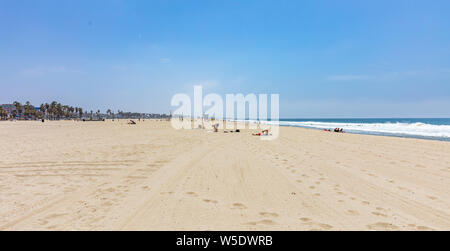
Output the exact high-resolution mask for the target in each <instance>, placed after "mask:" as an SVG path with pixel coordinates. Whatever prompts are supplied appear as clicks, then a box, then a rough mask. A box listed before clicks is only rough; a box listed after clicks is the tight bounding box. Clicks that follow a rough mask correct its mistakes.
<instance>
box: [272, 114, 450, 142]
mask: <svg viewBox="0 0 450 251" xmlns="http://www.w3.org/2000/svg"><path fill="white" fill-rule="evenodd" d="M269 123H270V122H269ZM280 125H282V126H295V127H304V128H314V129H321V130H324V129H331V130H333V129H334V128H337V127H338V128H344V131H345V132H347V133H358V134H370V135H383V136H396V137H412V138H424V139H435V140H445V141H450V118H434V119H432V118H427V119H420V118H386V119H380V118H377V119H280Z"/></svg>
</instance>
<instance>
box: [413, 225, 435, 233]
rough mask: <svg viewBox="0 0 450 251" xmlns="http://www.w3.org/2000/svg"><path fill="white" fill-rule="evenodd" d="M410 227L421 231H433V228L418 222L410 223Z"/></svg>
mask: <svg viewBox="0 0 450 251" xmlns="http://www.w3.org/2000/svg"><path fill="white" fill-rule="evenodd" d="M408 227H409V228H410V229H412V230H419V231H432V230H433V229H432V228H429V227H425V226H416V224H408Z"/></svg>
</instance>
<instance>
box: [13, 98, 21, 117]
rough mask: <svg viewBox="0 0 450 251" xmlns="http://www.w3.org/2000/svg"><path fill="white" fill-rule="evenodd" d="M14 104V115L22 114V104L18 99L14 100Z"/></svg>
mask: <svg viewBox="0 0 450 251" xmlns="http://www.w3.org/2000/svg"><path fill="white" fill-rule="evenodd" d="M13 105H14V106H15V107H16V110H15V111H13V116H14V117H16V116H17V115H18V114H22V110H23V108H22V104H21V103H20V102H18V101H14V103H13Z"/></svg>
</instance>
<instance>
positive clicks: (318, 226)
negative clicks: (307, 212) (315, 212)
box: [300, 217, 333, 231]
mask: <svg viewBox="0 0 450 251" xmlns="http://www.w3.org/2000/svg"><path fill="white" fill-rule="evenodd" d="M300 221H301V222H302V224H303V225H306V226H307V227H309V231H322V230H330V229H332V228H333V226H331V225H328V224H325V223H320V222H315V221H313V220H312V219H310V218H305V217H303V218H300Z"/></svg>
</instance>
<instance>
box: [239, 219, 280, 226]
mask: <svg viewBox="0 0 450 251" xmlns="http://www.w3.org/2000/svg"><path fill="white" fill-rule="evenodd" d="M275 224H276V223H275V222H274V221H272V220H267V219H264V220H260V221H251V222H247V223H245V225H252V226H256V225H275Z"/></svg>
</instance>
